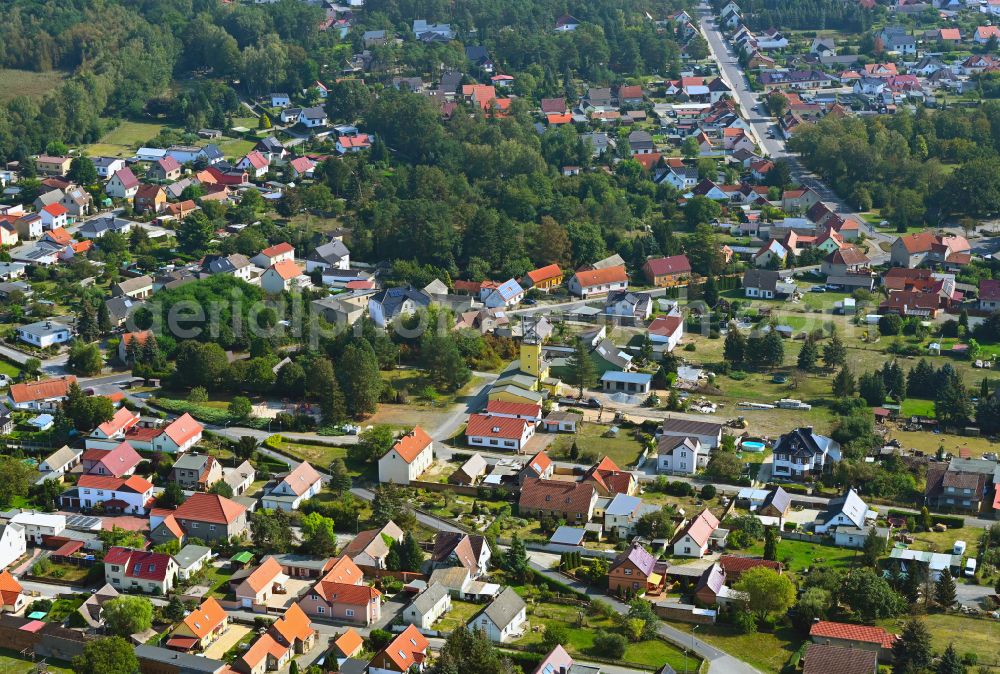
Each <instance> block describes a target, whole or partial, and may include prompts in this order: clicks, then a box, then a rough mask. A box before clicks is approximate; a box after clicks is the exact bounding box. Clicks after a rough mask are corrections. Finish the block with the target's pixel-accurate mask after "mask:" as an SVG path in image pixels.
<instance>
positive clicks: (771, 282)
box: [743, 269, 781, 292]
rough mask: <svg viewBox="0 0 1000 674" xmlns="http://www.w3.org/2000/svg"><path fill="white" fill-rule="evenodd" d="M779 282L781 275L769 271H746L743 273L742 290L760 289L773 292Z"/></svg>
mask: <svg viewBox="0 0 1000 674" xmlns="http://www.w3.org/2000/svg"><path fill="white" fill-rule="evenodd" d="M780 280H781V274H779V273H778V272H776V271H772V270H770V269H747V270H746V272H744V273H743V287H744V288H760V289H761V290H770V291H772V292H774V290H775V289H776V288H777V286H778V281H780Z"/></svg>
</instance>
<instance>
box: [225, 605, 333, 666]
mask: <svg viewBox="0 0 1000 674" xmlns="http://www.w3.org/2000/svg"><path fill="white" fill-rule="evenodd" d="M315 644H316V630H314V629H313V628H312V626H311V625H310V624H309V617H308V616H307V615H306V613H305V611H303V610H302V607H301V605H300V604H292V605H291V606H289V607H288V609H287V610H286V611H285V614H284V615H283V616H281V617H280V618H278V619H277V620H275V621H274V622H273V623H272V624H271V626H270V628H269V629H268V631H267V633H265V634H264V635H262V636H261V637H260V638H259V639H257V640H256V641H255V642H254V643H253V644H251V646H250V648H248V649H247V650H246V652H245V653H243V654H242V655H241V656H239V657H238V658H237V659H236V660H235V661H234V662H233V667H234V668H235V669H236V670H238V671H240V672H242V674H264V672H265V671H267V670H269V669H275V670H280V669H282V668H283V667H284V665H285V664H286V663H287V662H288V661H289V660H291V659H292V658H293V657H294V656H296V655H302V654H304V653H308V652H309V651H310V650H311V649H312V648H313V646H314V645H315Z"/></svg>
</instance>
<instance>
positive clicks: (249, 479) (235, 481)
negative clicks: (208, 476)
mask: <svg viewBox="0 0 1000 674" xmlns="http://www.w3.org/2000/svg"><path fill="white" fill-rule="evenodd" d="M256 479H257V471H256V470H255V469H254V467H253V465H252V464H251V463H250V462H249V461H244V462H243V463H241V464H240V465H238V466H236V467H235V468H229V467H228V466H223V468H222V481H223V482H225V483H226V484H228V485H229V487H230V489H232V490H233V496H241V495H242V494H243V493H245V492H246V491H247V490H248V489H249V488H250V487H251V486H252V485H253V483H254V480H256Z"/></svg>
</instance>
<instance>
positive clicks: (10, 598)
mask: <svg viewBox="0 0 1000 674" xmlns="http://www.w3.org/2000/svg"><path fill="white" fill-rule="evenodd" d="M23 591H24V589H23V588H22V587H21V584H20V583H19V582H17V579H16V578H14V576H12V575H11V574H10V571H7V570H6V569H4V570H3V571H2V572H0V607H2V609H3V611H4V612H5V613H13V612H16V611H20V610H21V608H22V607H23V606H24V602H25V599H24V595H23V594H22V592H23Z"/></svg>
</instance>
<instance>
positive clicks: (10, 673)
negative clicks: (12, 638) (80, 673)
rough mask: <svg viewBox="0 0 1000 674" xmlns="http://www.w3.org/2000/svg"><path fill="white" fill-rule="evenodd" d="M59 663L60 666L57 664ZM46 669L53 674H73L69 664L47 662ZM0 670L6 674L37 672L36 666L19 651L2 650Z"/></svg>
mask: <svg viewBox="0 0 1000 674" xmlns="http://www.w3.org/2000/svg"><path fill="white" fill-rule="evenodd" d="M57 663H58V664H57ZM45 668H46V669H47V670H48V671H50V672H52V674H72V672H73V670H72V669H70V667H69V663H68V662H61V661H55V662H54V661H52V660H46V662H45ZM0 669H2V670H3V672H4V674H31V673H32V672H34V671H36V664H35V663H34V662H31V661H29V660H25V659H24V656H23V655H21V654H20V653H18V652H17V651H13V650H9V649H6V648H3V649H0Z"/></svg>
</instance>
